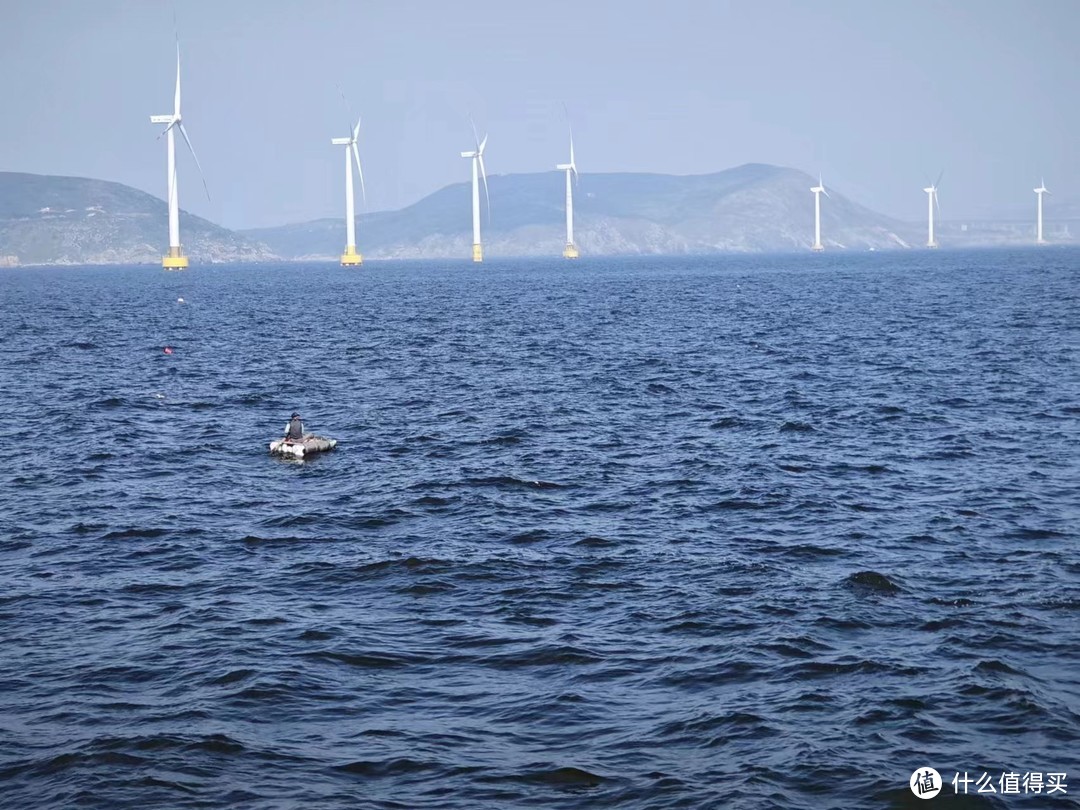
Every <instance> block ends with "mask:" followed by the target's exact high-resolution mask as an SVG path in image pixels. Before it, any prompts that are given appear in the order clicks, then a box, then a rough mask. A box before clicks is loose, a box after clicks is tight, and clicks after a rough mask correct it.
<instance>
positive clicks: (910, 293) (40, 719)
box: [0, 248, 1080, 810]
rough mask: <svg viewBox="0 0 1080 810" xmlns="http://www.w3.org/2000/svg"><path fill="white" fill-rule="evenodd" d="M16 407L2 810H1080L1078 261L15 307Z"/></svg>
mask: <svg viewBox="0 0 1080 810" xmlns="http://www.w3.org/2000/svg"><path fill="white" fill-rule="evenodd" d="M179 299H183V302H180V300H179ZM165 347H169V348H171V349H172V353H171V354H167V353H166V352H165ZM0 374H2V383H0V405H2V407H3V421H4V423H5V429H6V430H5V432H6V438H5V441H4V449H5V453H4V462H3V464H2V465H0V806H2V807H3V808H19V809H20V810H21V809H22V808H76V807H77V808H109V809H110V810H113V809H115V808H136V809H137V810H146V809H147V808H226V807H240V808H448V809H449V808H453V809H455V810H457V809H460V810H474V809H475V808H515V807H534V808H553V809H555V810H559V809H562V808H595V807H604V808H635V810H636V809H638V808H641V809H642V810H644V809H645V808H715V807H725V808H727V807H732V808H755V809H756V808H766V809H768V808H778V809H779V808H783V809H785V810H786V809H787V808H807V810H817V809H818V808H862V807H865V808H914V807H932V806H935V805H934V802H936V803H937V805H939V806H951V807H970V808H1004V807H1014V806H1019V807H1032V808H1044V807H1045V808H1066V807H1069V808H1076V807H1080V557H1078V540H1080V250H1075V249H1074V250H1065V249H1053V248H1051V249H1046V250H1034V249H1032V250H1026V251H985V252H974V253H964V252H959V253H957V252H948V251H911V252H901V253H876V254H875V253H868V254H862V255H851V254H843V255H841V254H836V253H825V254H823V255H820V256H811V255H805V256H787V257H711V258H667V259H647V258H637V259H622V260H614V259H597V258H588V257H586V258H583V259H582V260H581V261H579V262H577V263H571V262H565V261H562V260H555V259H552V260H535V261H513V262H511V261H504V262H499V261H490V262H488V263H486V264H484V265H482V266H479V267H477V266H473V265H472V264H471V263H467V262H434V261H432V262H382V263H378V262H369V263H367V264H365V266H364V267H363V268H362V269H360V270H345V269H342V268H339V267H337V266H329V265H320V264H311V265H281V266H279V265H266V266H206V267H198V268H195V267H193V268H192V269H191V270H190V271H188V272H183V273H166V272H163V271H162V270H160V269H159V268H157V267H120V268H116V267H110V268H102V267H72V268H24V269H13V270H3V271H0ZM293 410H298V411H300V413H301V414H302V415H303V418H304V422H305V424H306V426H307V427H308V429H309V430H312V431H314V432H316V433H319V434H322V435H325V436H330V437H333V438H336V439H338V440H339V442H340V443H339V445H338V447H337V449H336V450H335V451H333V452H332V453H327V454H324V455H322V456H318V457H315V458H312V459H309V460H307V461H303V462H296V461H284V460H278V459H276V458H273V457H271V456H270V455H269V453H268V452H267V445H268V443H269V442H270V441H271V440H272V439H274V438H277V437H279V436H280V435H281V433H282V431H283V428H284V424H285V422H286V421H287V420H288V417H289V414H290V413H291V412H292V411H293ZM925 768H934V769H936V770H937V771H938V772H939V774H940V777H941V779H942V781H943V782H944V787H943V788H942V789H941V793H940V795H938V796H937V798H936V799H934V800H932V801H931V802H930V803H929V804H926V803H924V800H923V799H922V798H921V797H920V796H917V795H916V793H915V792H914V791H913V790H912V789H911V788H910V787H909V780H910V778H911V776H912V774H913V772H915V771H916V770H917V769H925ZM1009 774H1016V780H1017V781H1016V784H1017V786H1018V787H1017V790H1016V791H1012V790H1011V789H1009V788H1010V787H1011V785H1012V782H1011V779H1012V777H1009V776H1008V775H1009ZM1035 774H1038V781H1036V777H1035ZM1055 774H1057V775H1055ZM1060 774H1066V776H1060ZM954 775H955V776H956V777H958V778H959V777H962V776H963V775H966V776H967V778H968V779H970V780H971V781H970V784H967V785H965V783H964V782H963V779H962V778H961V779H960V781H959V782H958V783H957V785H956V786H954V784H953V780H954ZM983 777H985V778H983ZM980 779H981V780H982V781H981V783H977V782H976V780H980ZM1052 784H1058V785H1062V784H1063V785H1064V792H1063V790H1062V789H1058V790H1053V791H1051V790H1050V785H1052ZM987 785H989V786H990V787H991V788H993V789H994V792H993V793H991V792H989V791H988V790H986V787H987ZM1037 785H1038V786H1039V787H1040V791H1039V792H1035V787H1036V786H1037ZM965 789H966V790H967V796H966V797H965V796H964V794H963V791H964V790H965ZM980 790H981V792H980ZM1025 791H1026V793H1025Z"/></svg>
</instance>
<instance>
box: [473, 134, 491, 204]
mask: <svg viewBox="0 0 1080 810" xmlns="http://www.w3.org/2000/svg"><path fill="white" fill-rule="evenodd" d="M484 140H485V141H487V136H486V135H485V136H484ZM476 159H477V160H478V161H479V162H480V176H481V177H483V178H484V197H485V198H486V199H487V215H488V222H491V195H490V194H489V193H488V184H487V171H486V170H485V169H484V153H483V152H482V151H481V152H478V153H477V155H476Z"/></svg>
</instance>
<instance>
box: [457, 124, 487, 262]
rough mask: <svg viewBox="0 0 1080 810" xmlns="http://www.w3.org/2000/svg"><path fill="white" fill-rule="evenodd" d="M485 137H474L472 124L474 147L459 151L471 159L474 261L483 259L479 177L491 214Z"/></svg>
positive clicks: (464, 156)
mask: <svg viewBox="0 0 1080 810" xmlns="http://www.w3.org/2000/svg"><path fill="white" fill-rule="evenodd" d="M487 139H488V136H487V135H484V140H482V141H481V140H480V139H478V138H477V137H476V125H475V124H473V140H474V141H475V143H476V149H474V150H473V151H471V152H462V153H461V156H462V157H463V158H470V159H471V160H472V233H473V239H472V241H473V246H472V260H473V261H474V262H482V261H483V260H484V249H483V248H482V247H481V246H480V182H479V178H480V177H483V178H484V196H485V197H486V198H487V206H488V216H491V196H490V195H489V194H488V184H487V172H486V171H484V147H485V146H487ZM478 169H479V174H478V173H477V170H478Z"/></svg>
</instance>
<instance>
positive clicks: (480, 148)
mask: <svg viewBox="0 0 1080 810" xmlns="http://www.w3.org/2000/svg"><path fill="white" fill-rule="evenodd" d="M485 146H487V135H485V136H484V140H482V141H480V145H479V146H477V147H476V152H477V154H480V155H482V154H484V147H485Z"/></svg>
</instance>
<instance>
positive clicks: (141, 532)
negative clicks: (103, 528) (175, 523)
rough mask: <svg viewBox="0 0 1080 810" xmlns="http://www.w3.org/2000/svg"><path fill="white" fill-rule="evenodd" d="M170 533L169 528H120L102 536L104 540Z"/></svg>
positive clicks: (147, 536) (148, 536)
mask: <svg viewBox="0 0 1080 810" xmlns="http://www.w3.org/2000/svg"><path fill="white" fill-rule="evenodd" d="M166 534H168V529H156V528H152V529H119V530H116V531H111V532H109V533H108V534H106V535H105V536H104V537H102V538H101V539H102V540H129V539H133V538H145V539H149V538H152V537H162V536H164V535H166Z"/></svg>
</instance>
